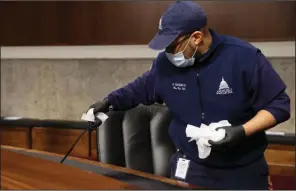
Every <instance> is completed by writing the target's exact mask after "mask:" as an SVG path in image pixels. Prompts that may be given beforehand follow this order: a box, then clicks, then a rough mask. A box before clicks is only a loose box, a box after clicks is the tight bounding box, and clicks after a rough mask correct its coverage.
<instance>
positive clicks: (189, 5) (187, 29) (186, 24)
mask: <svg viewBox="0 0 296 191" xmlns="http://www.w3.org/2000/svg"><path fill="white" fill-rule="evenodd" d="M206 24H207V16H206V13H205V12H204V10H203V9H202V8H201V7H200V6H199V5H198V4H196V3H194V2H191V1H177V2H176V3H173V4H172V5H170V7H169V8H168V9H167V10H166V12H165V13H164V14H163V15H162V17H161V18H160V20H159V26H158V32H157V34H156V35H155V37H154V38H153V39H152V40H151V41H150V42H149V44H148V46H149V48H151V49H153V50H163V49H165V48H166V47H168V46H169V45H170V44H171V43H172V42H173V41H174V40H175V39H176V38H177V37H178V36H180V35H184V34H189V33H191V32H194V31H198V30H200V29H201V28H203V27H204V26H206Z"/></svg>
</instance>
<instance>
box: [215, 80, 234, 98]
mask: <svg viewBox="0 0 296 191" xmlns="http://www.w3.org/2000/svg"><path fill="white" fill-rule="evenodd" d="M232 93H233V92H232V89H231V88H230V87H229V86H228V84H227V82H226V81H225V80H224V78H223V77H222V81H221V82H220V86H219V90H218V91H217V93H216V94H217V95H225V94H232Z"/></svg>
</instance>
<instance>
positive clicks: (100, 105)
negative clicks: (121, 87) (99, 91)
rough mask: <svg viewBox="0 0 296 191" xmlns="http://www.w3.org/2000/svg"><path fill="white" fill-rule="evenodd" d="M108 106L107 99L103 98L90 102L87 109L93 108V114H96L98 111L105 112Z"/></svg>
mask: <svg viewBox="0 0 296 191" xmlns="http://www.w3.org/2000/svg"><path fill="white" fill-rule="evenodd" d="M109 106H110V103H109V101H108V100H107V99H104V100H100V101H98V102H96V103H94V104H92V105H91V106H90V107H89V108H88V110H89V109H91V108H94V115H96V114H97V113H98V112H102V113H107V112H108V111H109Z"/></svg>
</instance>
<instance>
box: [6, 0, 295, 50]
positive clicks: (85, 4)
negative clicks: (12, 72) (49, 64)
mask: <svg viewBox="0 0 296 191" xmlns="http://www.w3.org/2000/svg"><path fill="white" fill-rule="evenodd" d="M172 2H173V1H117V2H116V1H47V2H46V1H31V2H26V1H19V2H16V1H6V2H0V22H1V30H0V44H1V45H4V46H22V45H124V44H147V43H148V42H149V41H150V39H151V38H152V37H153V36H154V35H155V33H156V32H157V27H158V22H159V18H160V16H161V15H162V13H163V12H164V11H165V10H166V9H167V7H168V6H169V5H170V4H171V3H172ZM197 2H198V3H199V4H200V6H201V7H202V8H204V9H205V11H206V12H207V14H208V19H209V25H210V27H212V28H213V29H215V30H216V31H217V32H219V33H223V34H228V35H233V36H237V37H239V38H242V39H244V40H248V41H284V40H294V39H295V36H294V35H295V33H296V30H295V23H296V19H295V18H296V2H295V1H287V2H283V1H259V2H256V1H227V2H225V1H224V2H222V1H197Z"/></svg>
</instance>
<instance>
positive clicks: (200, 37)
mask: <svg viewBox="0 0 296 191" xmlns="http://www.w3.org/2000/svg"><path fill="white" fill-rule="evenodd" d="M192 37H194V38H192V39H193V43H194V44H195V45H199V44H201V42H202V41H203V38H204V34H203V33H202V32H200V31H195V32H194V33H193V34H192Z"/></svg>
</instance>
